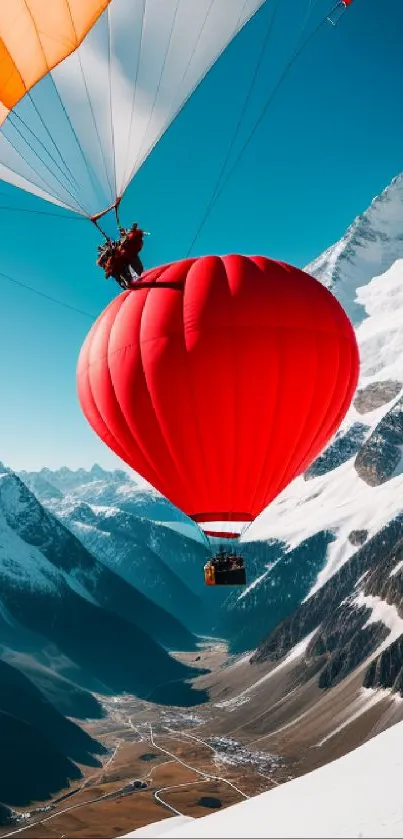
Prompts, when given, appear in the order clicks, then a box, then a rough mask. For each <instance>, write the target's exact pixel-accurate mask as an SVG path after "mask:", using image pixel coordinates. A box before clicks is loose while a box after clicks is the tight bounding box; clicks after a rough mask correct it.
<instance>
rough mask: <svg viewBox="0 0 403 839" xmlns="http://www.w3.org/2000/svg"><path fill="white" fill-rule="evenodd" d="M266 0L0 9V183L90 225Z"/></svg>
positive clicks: (10, 3)
mask: <svg viewBox="0 0 403 839" xmlns="http://www.w3.org/2000/svg"><path fill="white" fill-rule="evenodd" d="M263 2H264V0H230V2H228V0H226V1H225V2H223V0H195V2H191V0H161V2H158V0H157V2H156V0H24V2H22V0H7V2H5V0H4V2H2V3H0V125H1V130H0V178H2V179H3V180H5V181H8V182H9V183H11V184H14V185H15V186H17V187H20V188H22V189H25V190H27V191H29V192H32V193H34V194H36V195H39V196H41V197H42V198H45V199H47V200H48V201H51V202H53V203H55V204H59V205H61V206H63V207H66V208H69V209H70V210H73V211H74V212H76V213H80V214H82V215H84V216H87V217H89V218H91V217H93V218H94V217H96V216H98V217H99V214H102V213H103V212H104V211H105V210H106V209H107V208H112V209H113V207H115V205H116V201H118V200H119V198H120V197H121V196H122V195H123V193H124V191H125V189H126V187H127V186H128V184H129V183H130V181H131V179H132V178H133V176H134V175H135V173H136V172H137V171H138V169H139V168H140V166H141V165H142V163H143V162H144V160H145V159H146V157H147V156H148V154H149V153H150V151H151V149H152V148H153V147H154V146H155V144H156V143H157V142H158V140H159V139H160V137H162V135H163V134H164V132H165V131H166V130H167V128H168V127H169V125H170V124H171V122H172V121H173V120H174V119H175V117H176V115H177V114H178V113H179V111H180V110H181V108H182V107H183V105H184V103H185V102H186V100H187V99H188V97H189V96H190V95H191V94H192V93H193V91H194V90H195V88H196V87H197V85H198V84H199V83H200V81H201V80H202V79H203V78H204V76H205V75H206V73H207V72H208V70H209V69H210V67H211V66H212V65H213V64H214V62H215V61H216V60H217V58H218V57H219V56H220V54H221V52H222V51H223V50H224V49H225V47H226V46H227V45H228V44H229V43H230V42H231V41H232V39H233V38H234V37H235V36H236V35H237V33H238V32H239V31H240V29H242V27H243V26H244V25H245V24H246V23H247V21H248V20H249V19H250V18H251V17H252V16H253V15H254V14H255V13H256V12H257V10H258V9H259V8H260V6H262V5H263Z"/></svg>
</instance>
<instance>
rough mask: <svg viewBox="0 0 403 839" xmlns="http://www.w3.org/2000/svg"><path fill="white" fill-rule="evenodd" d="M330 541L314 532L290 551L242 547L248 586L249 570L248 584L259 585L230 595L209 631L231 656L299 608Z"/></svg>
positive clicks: (257, 544)
mask: <svg viewBox="0 0 403 839" xmlns="http://www.w3.org/2000/svg"><path fill="white" fill-rule="evenodd" d="M333 538H334V537H333V534H332V533H326V532H321V533H317V534H315V535H314V536H312V537H310V538H309V539H306V540H305V541H304V542H301V544H300V545H298V546H297V547H296V548H294V549H293V550H287V549H286V547H285V546H284V545H282V544H281V543H280V542H272V543H267V542H266V543H264V542H262V543H260V542H253V543H250V544H249V545H248V543H244V544H243V545H242V554H243V556H244V559H245V565H246V568H247V574H248V581H249V573H250V571H251V570H252V569H253V573H252V575H251V577H252V580H253V579H256V578H259V576H260V580H259V582H258V584H257V585H255V586H253V585H252V586H251V588H250V589H249V590H246V591H245V590H244V591H243V592H241V594H240V593H239V592H233V593H231V594H230V595H229V597H228V600H227V601H226V602H225V604H224V607H223V609H222V610H221V616H220V619H219V620H218V621H217V624H216V626H215V627H214V631H215V633H216V635H218V637H225V638H228V639H229V642H230V644H229V645H230V650H231V652H233V653H239V652H244V651H245V650H251V649H254V648H255V647H256V645H257V644H259V643H260V642H261V640H262V638H264V636H265V634H266V633H267V630H268V629H271V628H272V627H275V626H276V624H278V623H279V621H282V620H283V619H284V617H285V615H288V614H290V613H291V612H292V611H293V609H296V608H297V607H298V605H299V603H300V602H301V600H302V599H303V598H304V597H306V595H307V594H308V591H309V589H310V588H311V587H312V585H313V583H314V582H315V579H316V577H317V575H318V573H319V571H320V570H321V569H322V567H323V565H324V563H325V559H326V551H327V548H328V545H329V544H330V542H332V540H333ZM268 549H270V552H269V551H268ZM257 562H259V568H257V567H256V563H257ZM254 564H255V567H253V565H254Z"/></svg>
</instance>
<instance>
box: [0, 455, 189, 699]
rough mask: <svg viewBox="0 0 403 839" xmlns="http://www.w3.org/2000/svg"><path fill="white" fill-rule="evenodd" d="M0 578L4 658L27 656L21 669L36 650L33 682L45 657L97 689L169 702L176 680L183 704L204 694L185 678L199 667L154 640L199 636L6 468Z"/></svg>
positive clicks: (0, 489) (0, 495) (60, 671)
mask: <svg viewBox="0 0 403 839" xmlns="http://www.w3.org/2000/svg"><path fill="white" fill-rule="evenodd" d="M0 581H1V591H0V645H2V646H0V654H1V657H2V658H3V660H4V659H6V660H7V661H8V662H9V663H12V664H14V665H17V666H18V664H19V661H21V656H23V657H25V658H24V660H25V672H27V669H26V666H27V662H28V659H31V662H33V663H32V672H34V671H35V669H37V684H40V681H41V678H40V673H39V670H38V665H41V666H42V667H43V668H48V669H49V668H50V669H51V670H55V672H56V673H57V675H58V676H62V677H63V678H66V679H67V680H69V681H70V682H72V683H75V684H76V685H78V686H79V687H81V688H84V689H86V690H90V691H94V690H95V691H97V692H98V693H109V692H114V693H118V692H121V691H124V690H126V691H128V692H130V693H133V694H138V695H139V696H143V697H145V696H147V695H148V694H149V693H150V691H153V692H154V693H153V695H154V700H155V701H172V698H173V696H174V694H175V691H174V689H173V688H172V686H171V683H172V681H174V682H175V683H176V699H177V702H178V704H181V702H183V703H184V704H187V703H190V704H194V703H195V702H197V701H203V699H204V696H203V694H202V693H198V692H197V691H194V690H192V688H191V686H190V685H189V684H187V683H185V682H184V681H183V680H186V679H188V678H190V677H192V676H194V675H196V674H197V671H195V670H193V669H191V668H189V667H186V666H184V665H182V664H180V662H178V661H177V660H175V659H174V658H172V657H171V656H170V655H168V653H167V652H166V651H165V649H163V647H162V646H161V645H160V644H159V642H158V640H156V639H158V638H160V639H162V640H163V641H164V646H168V644H169V643H171V644H173V643H174V642H177V644H178V647H179V649H181V648H182V649H183V648H186V646H187V648H188V649H189V648H191V647H194V646H195V639H194V637H193V636H192V635H191V634H190V633H189V632H188V631H187V630H185V628H184V627H183V626H181V624H180V623H179V622H177V621H176V620H175V619H174V618H173V617H172V616H171V615H169V614H168V613H167V612H165V611H164V610H162V609H161V608H160V607H157V606H156V605H155V604H153V603H152V602H151V601H149V600H148V599H147V598H145V597H144V596H143V595H142V594H140V592H137V591H136V590H135V589H134V588H133V587H131V586H130V585H129V584H128V583H126V582H125V581H124V580H123V579H122V578H121V577H119V576H118V575H116V574H113V572H111V571H110V570H109V569H107V568H105V567H104V566H103V565H102V564H101V563H99V562H98V561H97V560H96V559H95V558H94V557H93V556H92V555H91V554H89V553H88V551H86V549H85V548H84V547H83V545H82V544H81V543H80V542H79V541H78V539H76V537H74V536H73V535H72V534H71V533H70V532H69V531H68V530H66V528H64V527H63V525H61V524H60V523H59V522H58V521H57V520H56V519H55V518H54V517H53V516H52V515H51V514H50V513H49V512H47V511H45V510H44V509H43V508H42V506H41V505H40V504H39V502H38V501H37V500H36V499H35V498H34V496H33V495H32V493H30V491H29V490H28V489H27V488H26V487H25V485H24V484H23V483H22V482H21V481H20V479H18V478H17V477H16V476H15V475H13V474H12V473H10V472H9V471H8V472H4V473H2V475H0ZM156 622H158V626H156V625H155V623H156ZM147 630H150V632H148V631H147ZM150 633H152V634H150ZM182 644H183V646H182ZM150 661H153V667H152V668H150ZM43 676H44V671H43V670H42V682H43ZM48 683H49V679H48ZM165 683H170V684H169V685H167V686H166V685H165ZM54 688H55V683H53V689H54ZM56 690H57V691H59V692H60V690H61V689H60V686H58V687H57V688H56ZM73 690H74V689H73ZM48 695H49V693H48Z"/></svg>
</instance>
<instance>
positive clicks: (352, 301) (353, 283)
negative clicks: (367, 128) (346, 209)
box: [306, 173, 403, 325]
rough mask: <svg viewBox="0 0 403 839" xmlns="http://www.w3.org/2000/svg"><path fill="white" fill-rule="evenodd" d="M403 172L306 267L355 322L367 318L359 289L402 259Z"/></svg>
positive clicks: (357, 322) (356, 323)
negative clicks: (338, 239)
mask: <svg viewBox="0 0 403 839" xmlns="http://www.w3.org/2000/svg"><path fill="white" fill-rule="evenodd" d="M402 215H403V173H401V174H399V175H397V177H396V178H394V179H393V181H392V183H391V184H390V185H389V186H388V187H386V189H384V190H383V192H381V194H380V195H377V196H376V197H375V198H374V199H373V201H372V203H371V204H370V206H369V207H368V209H367V210H365V212H364V213H362V214H361V215H359V216H358V217H357V218H356V219H355V220H354V221H353V223H352V224H351V225H350V227H349V228H348V230H347V231H346V233H345V235H344V236H343V237H342V238H341V239H340V241H339V242H336V244H334V245H331V247H330V248H328V249H327V250H326V251H324V253H322V254H321V255H320V256H318V257H317V259H314V260H313V262H311V263H310V264H309V265H307V267H306V270H307V271H308V273H310V274H313V276H314V277H316V278H317V279H318V280H320V281H321V282H322V283H323V284H324V285H326V286H327V287H328V288H330V290H331V291H332V292H333V294H335V295H336V297H337V298H338V300H339V301H340V303H341V304H342V306H343V307H344V309H345V310H346V311H347V313H348V314H349V316H350V317H351V319H352V320H353V323H354V324H355V325H358V324H359V323H361V321H362V320H363V319H364V318H365V311H364V309H363V306H362V301H361V300H360V297H359V295H358V299H356V290H357V288H359V287H363V286H365V285H366V284H367V283H368V282H369V281H370V280H372V278H373V277H377V276H379V275H380V274H383V273H385V272H386V271H387V270H388V269H389V268H390V267H391V266H392V265H393V264H394V263H395V262H396V261H397V260H398V259H402V258H403V232H402Z"/></svg>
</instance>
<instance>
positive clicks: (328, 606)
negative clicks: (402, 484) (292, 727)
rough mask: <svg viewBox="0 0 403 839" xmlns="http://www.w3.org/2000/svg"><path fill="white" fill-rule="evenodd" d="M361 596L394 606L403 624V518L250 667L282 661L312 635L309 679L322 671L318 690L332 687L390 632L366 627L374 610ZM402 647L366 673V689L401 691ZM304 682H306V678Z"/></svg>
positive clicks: (379, 625)
mask: <svg viewBox="0 0 403 839" xmlns="http://www.w3.org/2000/svg"><path fill="white" fill-rule="evenodd" d="M400 562H402V566H400ZM358 594H360V595H364V596H366V597H375V598H379V599H380V600H381V601H383V602H384V603H385V606H387V605H389V606H391V605H392V606H394V607H395V608H396V615H397V617H398V616H399V615H400V616H401V617H402V618H403V516H399V517H398V518H397V519H395V520H394V521H392V522H390V523H389V524H388V525H387V526H386V527H385V528H384V529H383V530H382V531H380V532H379V533H378V534H376V536H374V537H373V538H372V539H369V540H368V541H367V542H366V544H364V545H363V546H362V547H361V548H360V549H359V550H358V551H357V552H356V553H355V554H354V556H353V557H352V558H351V559H350V560H349V561H348V562H346V563H345V565H343V567H342V568H340V570H339V571H338V572H337V573H336V574H334V576H333V577H331V578H330V579H329V580H328V581H327V582H326V583H325V584H324V585H323V586H322V587H321V588H320V589H319V590H318V591H317V592H316V593H315V594H314V595H312V597H310V598H309V599H308V600H306V601H305V602H303V603H302V604H301V605H300V607H299V608H298V609H296V611H295V612H294V613H293V614H292V615H290V617H288V618H287V619H286V620H285V621H283V622H282V623H281V624H280V625H279V626H277V627H276V628H275V629H274V631H273V632H272V633H271V635H269V637H268V638H267V640H266V641H265V642H264V643H263V644H261V645H260V647H259V648H258V649H257V650H256V652H255V654H254V655H253V656H252V658H251V664H254V663H262V662H264V661H277V660H279V659H281V658H283V657H284V656H285V655H286V654H287V653H289V652H290V650H291V649H292V648H293V647H294V646H295V645H296V644H297V643H298V642H299V641H302V639H303V638H306V636H307V635H309V634H311V633H312V632H314V633H315V634H314V635H313V637H312V639H311V641H310V643H309V645H308V647H307V650H306V653H305V660H306V678H307V679H308V677H310V676H311V675H312V669H314V670H317V671H318V685H319V687H321V688H323V689H326V688H330V687H332V686H334V685H335V684H337V683H338V682H340V681H341V680H342V679H343V678H344V677H345V676H347V675H348V674H349V673H351V672H352V671H353V670H354V669H355V668H356V667H357V666H358V665H359V664H361V663H362V662H363V661H365V659H366V658H367V657H368V656H369V655H370V654H371V653H376V650H377V648H378V647H379V646H380V645H381V644H382V642H385V641H386V639H387V637H388V635H389V632H390V629H389V628H388V626H386V625H385V624H384V623H383V622H382V621H371V622H370V623H368V618H369V617H370V616H371V614H372V609H371V608H370V606H367V605H366V604H365V602H364V603H363V604H362V605H361V603H360V601H358V602H357V599H356V598H357V595H358ZM368 602H369V603H371V602H372V601H371V600H369V601H368ZM315 630H316V631H315ZM398 641H399V643H398V642H397V641H393V643H392V644H391V645H390V646H389V647H388V648H387V649H386V650H385V652H384V653H380V655H379V656H378V658H376V659H375V660H374V663H373V664H372V665H371V666H370V667H369V668H368V670H367V671H366V675H365V680H364V683H365V686H371V687H372V686H374V685H375V684H383V685H384V686H390V687H393V689H395V690H397V689H398V690H402V688H403V638H402V639H398ZM400 642H401V643H400ZM389 650H392V651H393V663H392V662H390V663H388V664H387V665H386V662H387V660H388V659H387V657H388V655H389ZM301 678H302V681H303V675H302V677H301ZM386 683H388V684H386ZM389 683H390V684H389ZM402 692H403V691H402Z"/></svg>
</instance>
